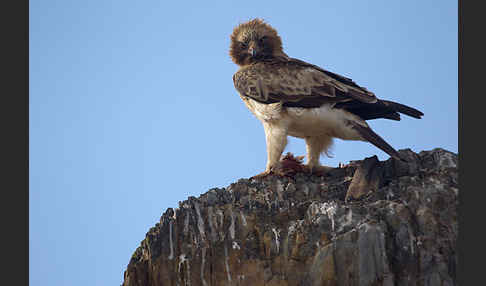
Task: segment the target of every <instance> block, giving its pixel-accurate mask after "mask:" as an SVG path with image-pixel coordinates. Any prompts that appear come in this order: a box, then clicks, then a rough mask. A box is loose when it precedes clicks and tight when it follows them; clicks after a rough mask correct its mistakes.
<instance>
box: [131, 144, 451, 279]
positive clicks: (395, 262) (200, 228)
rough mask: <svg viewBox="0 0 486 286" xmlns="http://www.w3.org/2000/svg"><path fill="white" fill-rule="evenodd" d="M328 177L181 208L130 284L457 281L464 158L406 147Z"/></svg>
mask: <svg viewBox="0 0 486 286" xmlns="http://www.w3.org/2000/svg"><path fill="white" fill-rule="evenodd" d="M400 153H401V154H402V155H404V156H405V157H406V158H408V161H409V162H408V163H404V162H400V161H397V160H394V159H389V160H387V161H378V160H377V158H376V157H371V158H367V159H365V160H362V161H353V162H352V163H351V164H349V165H347V166H345V167H343V168H336V169H333V170H332V171H331V172H329V173H328V174H326V175H325V176H315V175H309V174H306V173H300V172H299V173H296V174H293V175H291V176H276V175H274V176H269V177H266V178H263V179H251V180H248V179H241V180H239V181H238V182H237V183H233V184H231V185H230V186H229V187H227V188H225V189H211V190H210V191H208V192H207V193H205V194H202V195H201V196H200V197H199V198H195V197H190V198H189V199H188V200H186V201H183V202H180V203H179V208H178V209H176V210H173V209H171V208H169V209H168V210H167V211H166V212H165V213H164V214H163V215H162V217H161V219H160V223H157V224H156V225H155V227H153V228H151V229H150V230H149V232H148V233H147V235H146V237H145V239H144V240H143V241H142V243H141V246H140V247H138V248H137V250H136V251H135V253H134V254H133V256H132V258H131V260H130V263H129V264H128V267H127V270H126V271H125V275H124V283H123V285H124V286H142V285H151V286H155V285H252V286H257V285H363V286H364V285H424V286H425V285H456V284H457V282H456V266H457V252H456V240H457V235H458V224H457V207H458V191H459V190H458V159H457V155H456V154H454V153H451V152H448V151H446V150H443V149H434V150H431V151H422V152H420V153H418V154H416V153H414V152H412V151H411V150H408V149H407V150H401V151H400Z"/></svg>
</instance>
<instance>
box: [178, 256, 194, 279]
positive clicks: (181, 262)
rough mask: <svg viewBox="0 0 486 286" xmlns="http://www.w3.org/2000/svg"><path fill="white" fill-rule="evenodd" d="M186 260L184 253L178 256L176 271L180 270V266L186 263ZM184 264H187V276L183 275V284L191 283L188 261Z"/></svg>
mask: <svg viewBox="0 0 486 286" xmlns="http://www.w3.org/2000/svg"><path fill="white" fill-rule="evenodd" d="M187 261H188V259H187V257H186V255H185V254H181V255H180V256H179V264H178V265H177V272H179V273H180V272H181V267H182V265H183V264H184V263H186V262H187ZM186 266H187V271H186V272H187V276H186V275H184V277H187V279H186V280H185V281H184V282H185V283H184V285H191V265H190V264H189V263H186ZM180 279H181V278H180V276H179V280H180Z"/></svg>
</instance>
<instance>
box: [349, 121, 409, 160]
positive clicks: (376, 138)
mask: <svg viewBox="0 0 486 286" xmlns="http://www.w3.org/2000/svg"><path fill="white" fill-rule="evenodd" d="M348 123H349V124H350V125H351V127H352V128H353V129H354V130H356V131H357V132H358V133H359V134H360V135H361V137H363V139H365V140H366V141H368V142H370V143H371V144H373V145H375V146H376V147H378V148H380V149H381V150H383V151H384V152H385V153H387V154H388V155H390V156H391V157H393V158H395V159H397V160H400V161H403V162H406V160H405V159H403V158H402V157H401V156H400V153H398V152H397V150H395V149H394V148H393V147H392V146H391V145H390V144H388V143H387V142H386V141H385V140H384V139H383V138H381V137H380V135H378V134H376V133H375V132H374V131H373V130H371V128H369V127H365V126H362V125H360V124H358V123H356V122H353V121H348Z"/></svg>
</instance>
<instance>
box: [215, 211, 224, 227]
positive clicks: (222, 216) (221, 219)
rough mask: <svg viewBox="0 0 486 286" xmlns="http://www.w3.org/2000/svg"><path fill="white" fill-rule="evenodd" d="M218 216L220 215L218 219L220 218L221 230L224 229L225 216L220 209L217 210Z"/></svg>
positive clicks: (219, 225)
mask: <svg viewBox="0 0 486 286" xmlns="http://www.w3.org/2000/svg"><path fill="white" fill-rule="evenodd" d="M216 214H217V215H218V218H219V221H218V228H221V227H223V220H224V214H223V212H222V211H221V210H220V209H217V210H216Z"/></svg>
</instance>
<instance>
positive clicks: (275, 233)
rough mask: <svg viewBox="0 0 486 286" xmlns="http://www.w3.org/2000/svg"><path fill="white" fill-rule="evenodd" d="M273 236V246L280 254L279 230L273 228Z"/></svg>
mask: <svg viewBox="0 0 486 286" xmlns="http://www.w3.org/2000/svg"><path fill="white" fill-rule="evenodd" d="M272 231H273V234H274V235H275V245H276V246H277V253H279V252H280V240H279V239H280V229H279V230H277V229H275V228H272Z"/></svg>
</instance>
